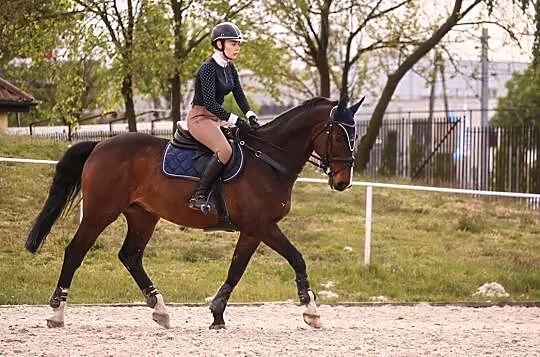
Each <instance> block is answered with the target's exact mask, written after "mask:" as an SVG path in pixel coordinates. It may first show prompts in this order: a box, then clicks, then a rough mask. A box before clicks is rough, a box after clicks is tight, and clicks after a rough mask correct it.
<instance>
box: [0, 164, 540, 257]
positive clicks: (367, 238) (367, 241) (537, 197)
mask: <svg viewBox="0 0 540 357" xmlns="http://www.w3.org/2000/svg"><path fill="white" fill-rule="evenodd" d="M3 161H4V162H20V163H32V164H56V163H57V161H54V160H34V159H18V158H10V157H0V162H3ZM296 181H297V182H305V183H323V184H326V183H328V180H325V179H316V178H302V177H300V178H298V179H297V180H296ZM351 185H352V186H364V187H366V218H365V229H364V231H365V233H364V265H365V266H368V265H369V264H370V263H371V223H372V213H373V187H379V188H390V189H398V190H413V191H428V192H444V193H457V194H468V195H478V196H498V197H513V198H529V199H532V201H533V202H535V203H540V194H534V193H519V192H500V191H476V190H466V189H459V188H443V187H431V186H413V185H398V184H391V183H378V182H365V181H353V182H352V183H351ZM82 207H83V205H82V200H81V205H80V216H79V219H80V220H82V216H83V210H82Z"/></svg>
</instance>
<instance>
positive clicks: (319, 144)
mask: <svg viewBox="0 0 540 357" xmlns="http://www.w3.org/2000/svg"><path fill="white" fill-rule="evenodd" d="M362 100H363V98H362ZM362 100H361V101H359V102H358V103H356V104H354V105H352V106H350V107H348V99H347V98H341V99H340V100H339V102H338V101H332V100H330V99H327V98H322V97H315V98H312V99H310V100H307V101H305V102H304V103H303V104H301V105H299V106H297V107H294V108H292V109H290V110H288V111H286V112H284V113H282V114H281V115H279V116H278V117H276V118H275V119H274V120H273V121H271V122H269V123H267V124H265V125H262V126H260V127H258V128H256V129H255V128H252V129H249V130H242V131H241V132H240V133H239V134H238V135H239V139H240V142H241V143H242V144H243V145H244V146H243V148H244V151H245V152H246V154H245V157H244V166H243V170H242V171H241V172H240V174H238V175H237V176H236V177H235V178H234V179H233V180H231V181H229V182H224V183H223V184H222V197H223V200H224V202H225V204H226V206H227V208H228V213H229V218H230V222H232V223H233V224H234V227H235V228H236V230H238V231H239V232H240V234H239V237H238V241H237V243H236V246H235V249H234V253H233V256H232V260H231V263H230V266H229V270H228V273H227V277H226V280H225V282H224V283H223V284H222V285H221V286H220V287H219V289H218V290H217V292H216V294H215V296H214V297H213V299H212V301H211V303H210V310H211V313H212V315H213V322H212V323H211V325H210V328H211V329H221V328H225V320H224V319H223V313H224V311H225V308H226V306H227V302H228V300H229V297H230V296H231V293H232V292H233V289H234V288H235V286H236V285H237V284H238V282H239V281H240V279H241V277H242V275H243V273H244V271H245V269H246V267H247V265H248V262H249V261H250V259H251V257H252V255H253V253H254V252H255V250H256V249H257V247H258V246H259V244H260V243H261V242H263V243H265V244H266V245H267V246H269V247H270V248H271V249H273V250H274V251H275V252H277V253H278V254H279V255H281V256H282V257H283V258H285V259H286V260H287V262H288V263H289V264H290V266H291V267H292V269H293V270H294V272H295V282H296V287H297V293H298V298H299V301H300V304H301V305H304V306H305V307H306V310H305V311H304V313H303V319H304V321H305V322H306V323H307V324H308V325H310V326H312V327H314V328H318V327H321V320H320V314H319V312H318V309H317V304H316V301H315V299H316V297H315V294H314V293H313V291H312V290H311V288H310V284H309V281H308V275H307V272H306V263H305V261H304V258H303V256H302V254H301V253H300V252H299V251H298V250H297V249H296V248H295V247H294V245H293V244H292V243H291V242H290V241H289V239H288V238H287V237H286V236H285V234H284V233H283V232H282V231H281V230H280V228H279V227H278V225H277V223H278V222H279V221H280V220H281V219H282V218H283V217H285V216H286V215H287V213H288V212H289V210H290V208H291V192H292V188H293V184H294V182H295V181H296V179H297V177H298V175H299V173H300V172H301V170H302V168H303V167H304V165H305V164H306V163H307V162H308V161H309V162H311V163H313V164H316V165H317V166H318V167H320V168H321V169H322V170H323V171H324V172H325V173H326V174H327V175H328V185H329V186H330V188H331V189H334V190H337V191H344V190H345V189H347V188H349V187H350V186H351V181H352V174H353V167H354V148H355V140H356V129H355V128H356V126H355V122H354V114H355V113H356V111H357V110H358V108H359V107H360V105H361V103H362ZM168 143H169V141H168V140H166V139H162V138H157V137H154V136H151V135H147V134H142V133H125V134H121V135H117V136H114V137H112V138H108V139H106V140H103V141H99V142H95V141H83V142H78V143H76V144H74V145H72V146H71V147H70V148H68V149H67V150H66V151H65V152H64V154H63V156H62V157H61V159H60V160H59V162H58V163H57V165H56V170H55V174H54V177H53V179H52V183H51V186H50V189H49V193H48V197H47V198H46V200H45V203H44V205H43V208H42V210H41V211H40V213H39V214H38V215H37V217H36V219H35V221H34V222H33V225H32V228H31V230H30V232H29V234H28V237H27V240H26V244H25V246H26V249H27V250H28V251H30V252H31V253H36V251H37V250H38V248H40V246H41V245H42V243H43V242H44V240H45V238H46V237H47V235H48V234H49V232H50V231H51V229H52V226H53V225H54V223H55V222H56V220H57V219H58V217H59V216H60V215H61V213H62V212H63V211H64V210H66V209H68V208H69V207H70V206H71V205H72V204H73V203H74V201H75V200H76V199H77V197H78V194H79V192H82V202H83V209H82V219H81V221H80V224H79V226H78V229H77V231H76V233H75V235H74V237H73V238H72V240H71V241H70V243H69V244H68V245H67V246H66V248H65V252H64V260H63V264H62V269H61V272H60V276H59V279H58V283H57V285H56V288H55V289H54V291H53V294H52V297H51V299H50V302H49V304H50V306H51V307H52V309H53V315H52V316H51V317H50V318H48V319H47V320H46V321H47V326H48V327H63V326H64V311H65V307H66V305H67V297H68V290H69V288H70V287H71V283H72V279H73V275H74V274H75V271H76V270H77V268H78V267H79V266H80V265H81V263H82V261H83V259H84V257H85V255H86V253H87V252H88V250H89V249H90V248H91V247H92V245H93V244H94V243H95V241H96V239H97V238H98V236H99V235H100V234H101V232H102V231H103V230H104V229H105V228H106V227H107V226H108V225H110V224H111V223H112V222H114V221H115V220H116V219H117V218H118V217H119V215H120V214H123V215H124V216H125V218H126V221H127V226H128V230H127V235H126V237H125V240H124V242H123V244H122V247H121V248H120V250H119V253H118V258H119V260H120V261H121V262H122V263H123V265H124V266H125V267H126V268H127V270H128V272H129V273H130V274H131V276H132V278H133V279H134V280H135V283H136V284H137V286H138V287H139V289H140V290H141V292H142V294H143V295H144V296H145V298H146V303H147V305H148V306H149V307H150V308H152V309H153V312H152V319H153V320H154V321H155V322H157V323H158V324H159V325H161V326H163V327H165V328H170V318H169V314H168V312H167V309H166V306H165V303H164V299H163V296H162V294H161V293H160V292H159V290H158V289H157V288H156V287H155V286H154V285H153V283H152V281H151V280H150V278H149V276H148V275H147V273H146V272H145V270H144V267H143V254H144V250H145V247H146V245H147V244H148V241H149V240H150V238H151V236H152V233H153V231H154V228H155V226H156V224H157V223H158V221H159V219H160V218H163V219H165V220H168V221H170V222H173V223H176V224H178V225H181V226H186V227H192V228H200V229H205V228H209V227H213V226H215V225H216V224H217V222H218V219H219V218H220V217H218V215H217V213H216V212H215V211H214V210H212V211H210V212H209V213H208V214H206V215H205V214H203V213H202V212H201V211H196V210H193V209H190V208H189V206H188V201H189V198H190V197H191V194H192V192H193V191H194V189H195V186H196V181H194V180H187V179H182V178H171V177H166V176H165V175H164V174H163V172H162V158H163V153H164V150H165V148H166V146H167V145H168ZM248 149H249V150H248ZM313 158H316V159H317V160H313ZM255 183H256V184H255ZM111 187H114V189H113V190H111Z"/></svg>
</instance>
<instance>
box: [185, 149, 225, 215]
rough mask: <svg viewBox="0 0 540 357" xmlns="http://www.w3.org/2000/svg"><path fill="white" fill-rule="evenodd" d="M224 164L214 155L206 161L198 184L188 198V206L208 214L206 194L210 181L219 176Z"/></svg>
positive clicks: (208, 191) (210, 184)
mask: <svg viewBox="0 0 540 357" xmlns="http://www.w3.org/2000/svg"><path fill="white" fill-rule="evenodd" d="M224 166H225V165H223V164H222V163H221V161H219V159H218V157H217V156H216V155H214V156H212V157H211V158H210V161H208V166H206V168H205V169H204V172H203V173H202V175H201V179H200V181H199V186H198V187H197V189H196V190H195V193H194V194H193V196H191V199H190V200H189V207H190V208H193V209H195V210H201V211H202V212H203V213H204V214H208V212H209V211H210V207H208V206H207V205H206V201H207V200H208V194H209V193H210V188H211V187H212V183H213V182H214V180H215V179H216V177H218V176H219V174H220V173H221V171H223V167H224Z"/></svg>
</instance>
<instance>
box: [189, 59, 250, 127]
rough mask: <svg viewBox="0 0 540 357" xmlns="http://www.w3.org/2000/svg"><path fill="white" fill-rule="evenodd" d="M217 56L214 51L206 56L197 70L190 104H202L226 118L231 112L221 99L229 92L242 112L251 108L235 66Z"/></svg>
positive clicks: (220, 116) (223, 118)
mask: <svg viewBox="0 0 540 357" xmlns="http://www.w3.org/2000/svg"><path fill="white" fill-rule="evenodd" d="M217 56H219V54H217V53H216V54H214V56H212V57H210V58H208V59H207V60H206V61H205V62H204V63H203V64H202V65H201V67H200V68H199V70H198V71H197V75H196V78H195V94H194V96H193V102H192V104H193V105H202V106H204V107H205V108H206V109H208V111H210V112H211V113H213V114H215V115H216V116H217V117H218V118H219V119H221V120H228V119H229V118H230V117H231V113H229V112H228V111H226V110H225V109H223V100H224V98H225V96H226V95H227V94H229V93H230V92H232V93H233V95H234V99H235V100H236V103H237V104H238V106H239V107H240V109H241V110H242V112H243V113H244V114H246V113H247V112H249V111H250V110H251V109H250V107H249V103H248V101H247V99H246V96H245V94H244V91H243V90H242V86H241V85H240V79H239V78H238V72H237V71H236V68H235V67H234V65H233V64H232V63H231V62H229V61H226V60H224V59H223V58H220V57H217ZM216 57H217V58H216Z"/></svg>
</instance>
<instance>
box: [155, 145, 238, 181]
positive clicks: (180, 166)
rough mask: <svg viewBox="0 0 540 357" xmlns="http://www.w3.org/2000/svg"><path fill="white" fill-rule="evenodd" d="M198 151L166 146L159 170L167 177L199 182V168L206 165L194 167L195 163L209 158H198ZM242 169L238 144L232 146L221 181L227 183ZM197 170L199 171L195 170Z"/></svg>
mask: <svg viewBox="0 0 540 357" xmlns="http://www.w3.org/2000/svg"><path fill="white" fill-rule="evenodd" d="M199 155H200V151H198V150H197V149H195V148H193V149H191V148H189V149H188V148H178V147H176V146H174V145H172V144H171V143H168V144H167V147H166V148H165V152H164V154H163V162H162V165H161V170H162V171H163V174H164V175H165V176H168V177H177V178H186V179H191V180H199V178H200V177H201V174H200V172H199V171H200V170H201V169H200V168H199V167H201V166H202V167H203V168H204V167H205V166H206V165H200V164H199V163H198V164H197V165H196V164H195V161H196V160H197V161H199V160H208V159H209V158H210V156H209V155H207V156H206V157H205V158H198V156H199ZM243 167H244V153H243V152H242V149H241V148H240V145H238V143H235V144H234V147H233V157H232V159H231V160H230V161H229V163H228V164H227V166H225V170H224V171H223V174H222V175H221V178H222V181H223V182H227V181H230V180H232V179H233V178H235V177H236V176H237V175H238V174H239V173H240V171H241V170H242V168H243ZM197 168H199V169H197Z"/></svg>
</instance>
